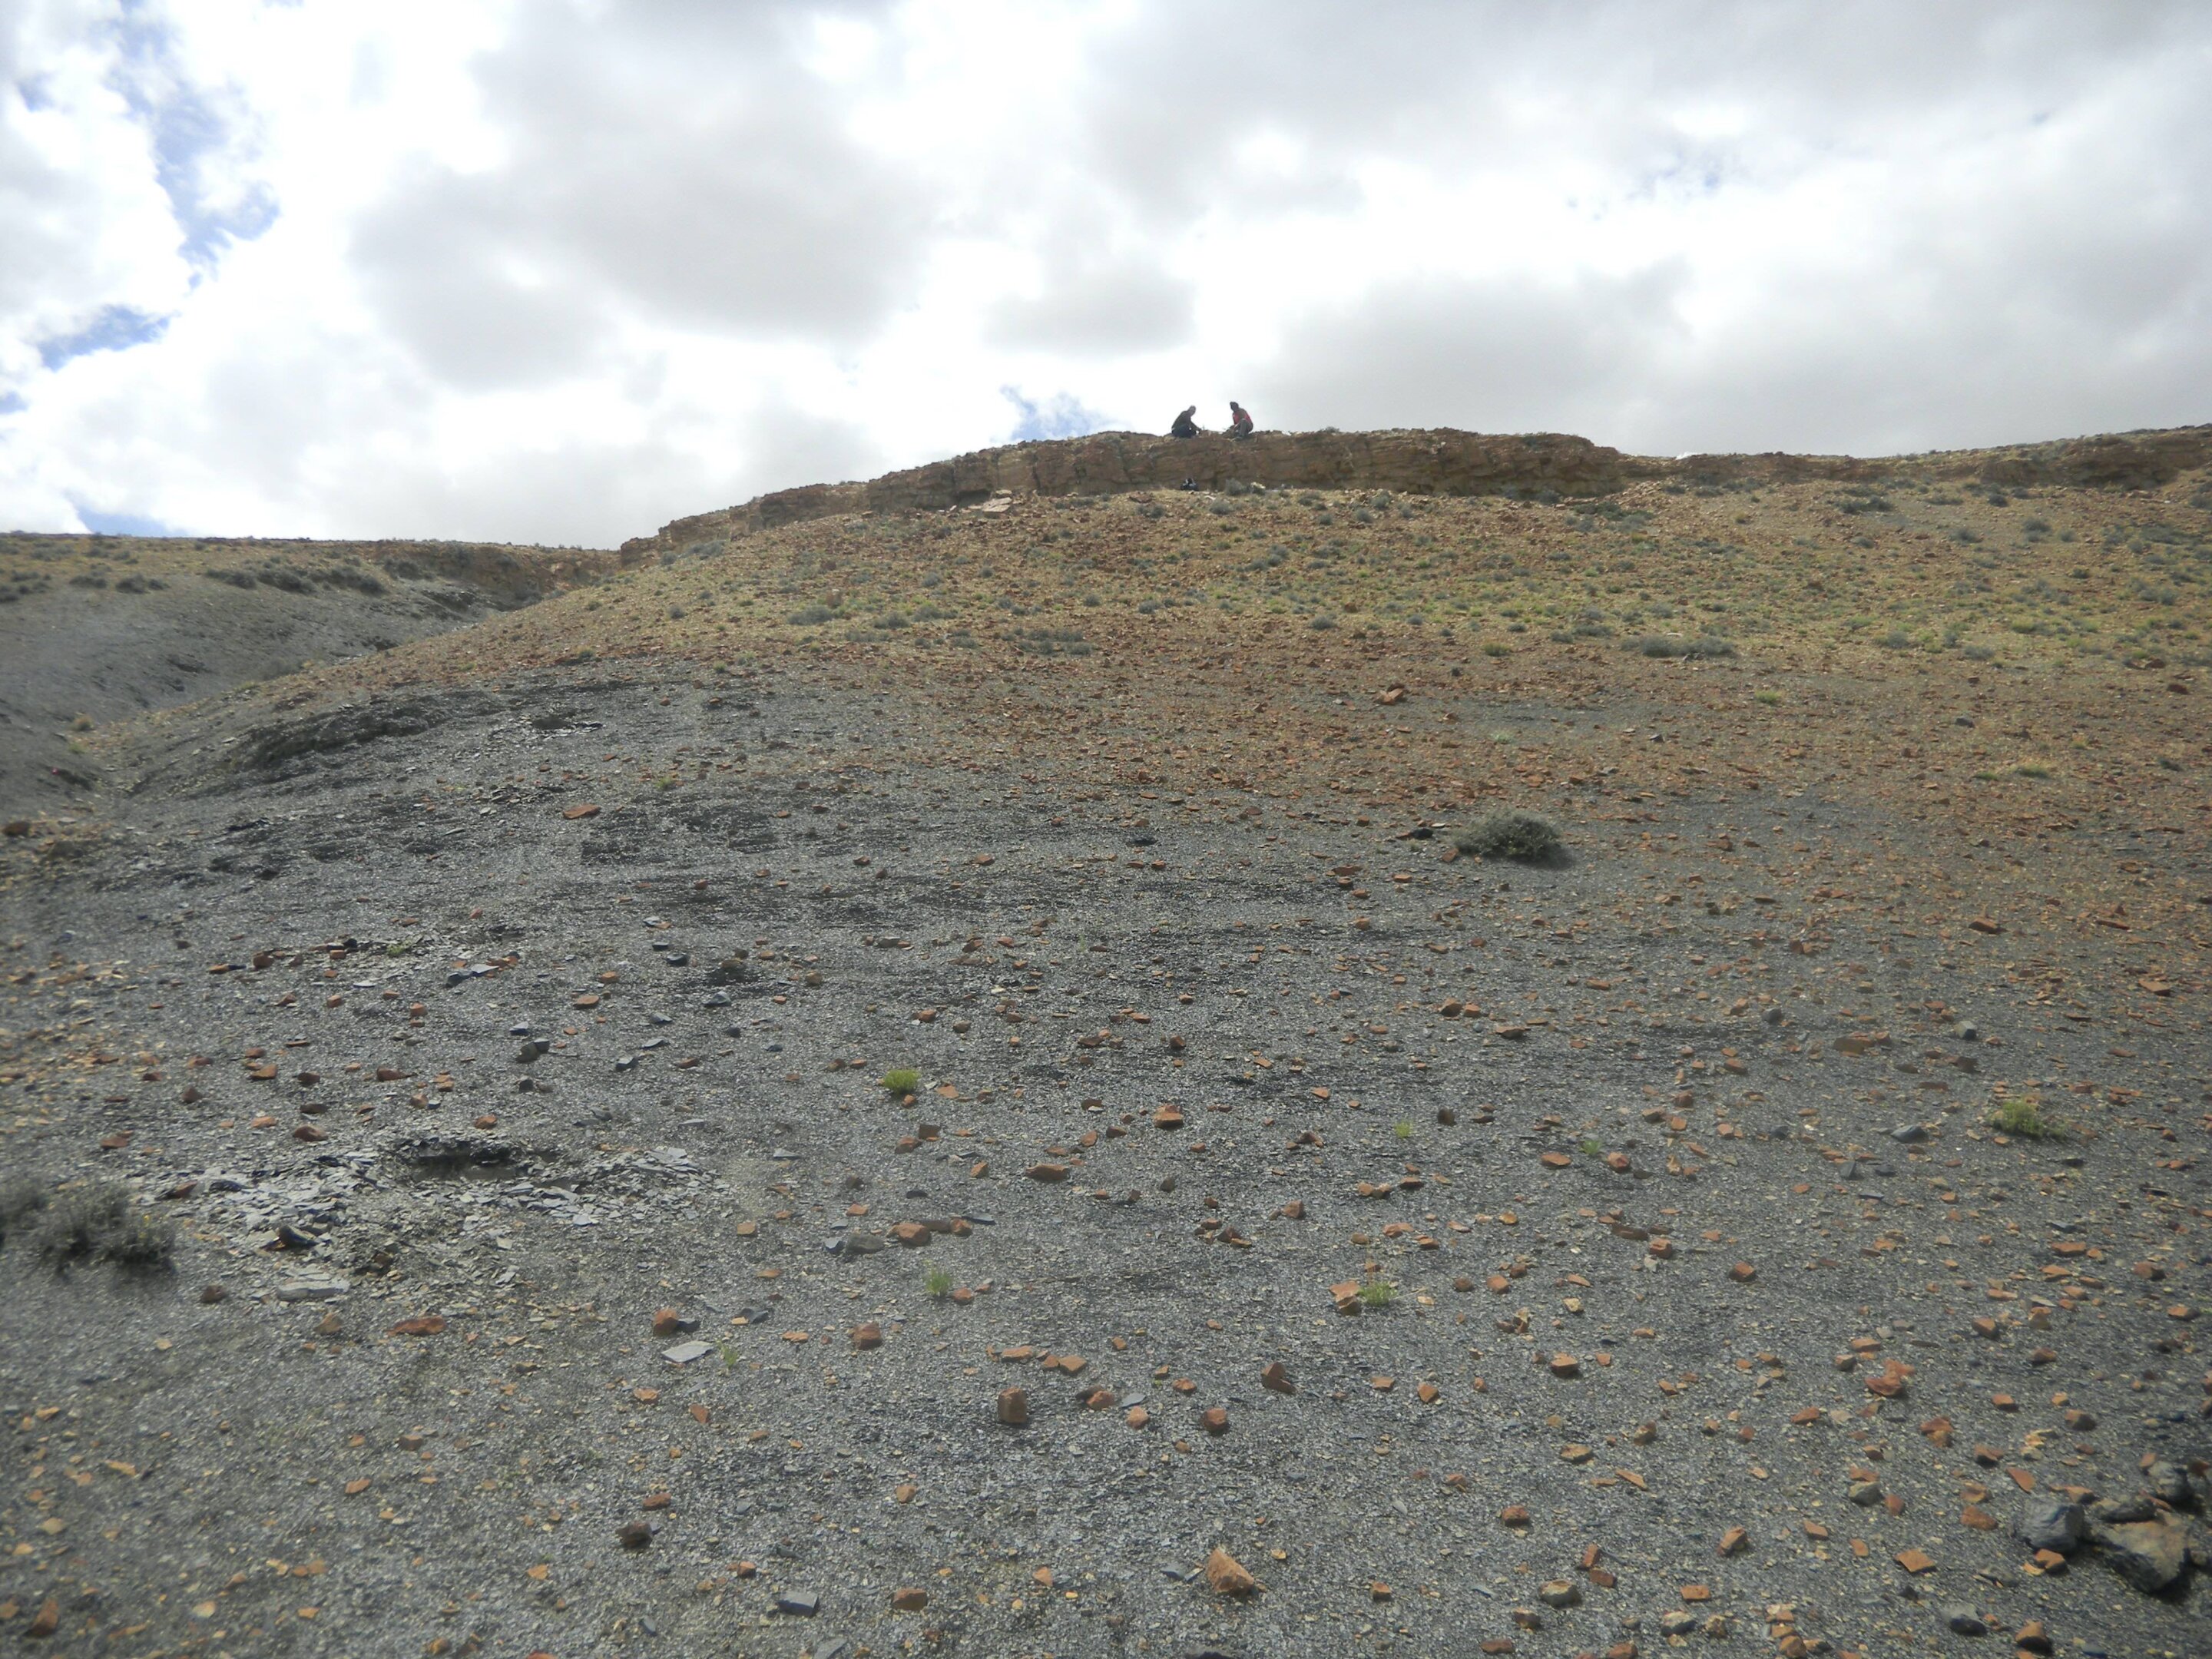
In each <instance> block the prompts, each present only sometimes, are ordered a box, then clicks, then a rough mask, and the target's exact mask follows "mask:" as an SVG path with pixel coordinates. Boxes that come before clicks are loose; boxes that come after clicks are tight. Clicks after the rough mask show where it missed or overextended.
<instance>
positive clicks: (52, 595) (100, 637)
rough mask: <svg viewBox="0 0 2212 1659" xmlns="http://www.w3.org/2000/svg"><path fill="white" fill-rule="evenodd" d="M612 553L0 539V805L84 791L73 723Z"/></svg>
mask: <svg viewBox="0 0 2212 1659" xmlns="http://www.w3.org/2000/svg"><path fill="white" fill-rule="evenodd" d="M617 568H620V559H619V557H618V556H616V555H612V554H608V553H604V552H597V551H590V550H583V549H574V548H570V549H547V548H536V547H507V546H499V545H493V544H478V543H468V542H406V541H381V542H310V541H264V540H260V539H236V538H142V537H123V536H46V535H27V534H23V533H21V532H18V533H15V534H11V535H6V536H0V810H6V811H10V812H11V813H12V811H27V810H30V809H32V808H33V807H36V806H40V805H53V804H59V803H62V802H66V801H69V800H70V799H82V792H83V790H84V789H85V788H86V787H88V780H89V779H90V777H91V775H92V767H91V764H90V763H89V762H88V760H87V759H85V758H84V757H83V755H82V744H78V745H77V747H76V748H75V749H73V748H72V746H71V745H72V744H73V743H75V742H76V738H77V737H78V735H79V734H80V733H81V732H82V731H83V730H84V729H86V728H88V727H90V726H95V725H98V724H100V723H102V722H105V721H108V720H115V719H118V718H120V717H124V716H127V715H131V714H140V713H143V712H145V711H147V710H149V709H157V708H172V707H174V706H175V705H177V704H179V703H183V702H191V701H193V700H194V699H196V698H200V697H205V696H212V695H214V694H215V693H216V692H219V691H223V690H228V689H229V688H231V687H233V686H235V685H239V684H246V683H249V682H256V681H268V680H276V679H280V678H283V676H285V675H287V674H291V673H294V672H296V671H298V670H299V669H300V668H301V667H302V666H303V665H307V664H309V663H315V662H330V661H333V660H337V659H343V658H347V657H354V656H359V655H361V654H362V653H368V652H375V651H385V650H389V649H391V648H392V647H393V646H396V645H399V644H402V643H404V642H405V641H410V640H416V639H421V638H422V637H424V636H425V635H433V634H441V633H446V632H449V631H451V630H453V629H457V628H465V627H467V626H468V625H469V624H471V623H475V622H477V621H480V620H482V619H483V617H487V616H491V615H495V614H497V613H499V612H501V611H513V610H516V609H520V608H521V607H523V606H526V605H534V604H536V603H537V602H538V600H540V599H544V598H546V597H547V596H548V595H550V594H555V593H561V592H566V591H568V589H570V588H572V587H574V586H579V585H580V584H589V583H592V582H595V581H598V580H601V579H603V578H604V577H605V576H606V575H608V574H611V572H613V571H614V570H616V569H617Z"/></svg>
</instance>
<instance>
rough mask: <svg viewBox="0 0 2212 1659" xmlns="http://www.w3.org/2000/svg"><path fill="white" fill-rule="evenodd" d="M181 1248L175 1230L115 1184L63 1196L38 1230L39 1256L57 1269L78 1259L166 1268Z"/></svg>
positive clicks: (49, 1207) (53, 1203) (48, 1210)
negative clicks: (132, 1199) (134, 1201)
mask: <svg viewBox="0 0 2212 1659" xmlns="http://www.w3.org/2000/svg"><path fill="white" fill-rule="evenodd" d="M176 1250H177V1239H176V1229H175V1228H174V1227H173V1226H171V1225H170V1224H169V1223H168V1222H167V1221H166V1220H165V1219H163V1218H161V1217H160V1216H157V1215H155V1214H153V1213H152V1212H149V1211H146V1210H142V1209H139V1208H138V1207H137V1206H136V1205H134V1204H133V1203H132V1202H131V1193H130V1189H129V1188H125V1187H121V1186H117V1185H114V1184H112V1183H103V1184H101V1185H100V1186H96V1187H84V1188H79V1189H77V1190H76V1191H75V1192H69V1193H64V1194H61V1195H60V1196H59V1197H58V1198H56V1199H54V1200H52V1201H50V1202H49V1203H48V1204H47V1205H46V1212H45V1216H44V1218H43V1220H42V1222H41V1224H40V1228H39V1254H40V1255H43V1256H45V1257H46V1260H47V1261H50V1262H52V1264H53V1265H54V1266H55V1267H67V1266H69V1265H70V1263H71V1262H75V1261H112V1262H113V1263H115V1264H116V1266H118V1267H140V1268H147V1267H167V1266H168V1265H169V1261H170V1259H171V1258H172V1257H173V1256H174V1255H176Z"/></svg>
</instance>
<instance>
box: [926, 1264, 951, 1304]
mask: <svg viewBox="0 0 2212 1659" xmlns="http://www.w3.org/2000/svg"><path fill="white" fill-rule="evenodd" d="M921 1288H922V1289H923V1290H924V1291H927V1292H928V1294H929V1298H930V1300H931V1301H933V1302H942V1301H943V1300H944V1299H945V1297H948V1296H950V1295H951V1294H952V1275H951V1273H947V1272H945V1269H944V1268H942V1267H932V1268H931V1269H930V1270H929V1271H928V1272H927V1273H925V1274H923V1275H922V1280H921Z"/></svg>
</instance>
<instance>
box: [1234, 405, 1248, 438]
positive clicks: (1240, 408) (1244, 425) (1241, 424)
mask: <svg viewBox="0 0 2212 1659" xmlns="http://www.w3.org/2000/svg"><path fill="white" fill-rule="evenodd" d="M1229 435H1230V436H1231V437H1232V438H1249V437H1250V436H1251V435H1252V411H1251V410H1249V409H1247V408H1245V407H1244V405H1243V404H1240V403H1238V402H1237V400H1236V399H1235V398H1231V399H1230V400H1229Z"/></svg>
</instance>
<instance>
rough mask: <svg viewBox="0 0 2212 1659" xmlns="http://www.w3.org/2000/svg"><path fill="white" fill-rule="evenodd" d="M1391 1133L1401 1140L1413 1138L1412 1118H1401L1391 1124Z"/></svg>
mask: <svg viewBox="0 0 2212 1659" xmlns="http://www.w3.org/2000/svg"><path fill="white" fill-rule="evenodd" d="M1390 1133H1392V1134H1394V1135H1395V1136H1397V1137H1398V1139H1401V1140H1411V1139H1413V1120H1412V1119H1411V1118H1404V1117H1401V1118H1400V1119H1399V1120H1398V1121H1396V1122H1395V1123H1394V1124H1392V1125H1391V1126H1390Z"/></svg>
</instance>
